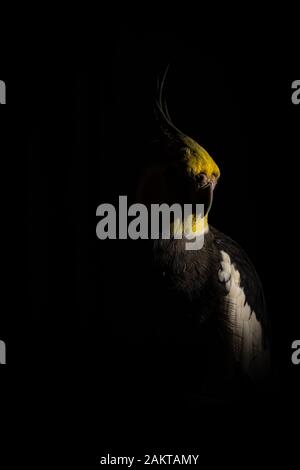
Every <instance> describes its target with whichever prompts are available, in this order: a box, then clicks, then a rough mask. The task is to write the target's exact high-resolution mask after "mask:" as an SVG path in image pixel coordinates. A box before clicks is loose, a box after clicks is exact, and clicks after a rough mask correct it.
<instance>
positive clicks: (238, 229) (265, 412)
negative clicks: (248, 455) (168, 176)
mask: <svg viewBox="0 0 300 470" xmlns="http://www.w3.org/2000/svg"><path fill="white" fill-rule="evenodd" d="M241 51H242V52H241ZM168 63H170V64H171V66H170V72H169V76H168V91H167V93H168V102H169V108H170V111H171V114H172V116H173V120H174V122H175V123H176V125H177V126H178V127H179V128H181V129H182V130H183V131H184V132H186V133H187V134H189V135H191V136H192V137H194V138H196V140H198V141H199V142H200V143H201V144H202V145H203V146H204V147H205V148H207V149H208V150H209V152H210V153H211V154H212V155H213V156H214V159H215V160H216V162H217V163H218V165H219V166H220V168H221V174H222V176H221V180H220V184H219V187H218V189H217V193H216V196H215V201H214V206H213V210H212V212H211V218H210V221H211V223H212V224H213V225H214V226H216V227H217V228H219V229H220V230H222V231H224V232H225V233H227V234H228V235H230V236H231V237H232V238H233V239H235V240H236V241H237V242H239V243H240V244H241V246H243V247H244V249H245V250H246V251H247V252H248V254H249V255H250V257H251V259H252V260H253V262H254V265H255V266H256V268H257V271H258V273H259V275H260V277H261V280H262V283H263V285H264V288H265V295H266V299H267V305H268V310H269V312H270V315H271V318H272V325H273V339H274V342H273V355H274V361H275V363H276V367H277V370H278V375H279V384H278V386H276V390H275V391H274V396H270V397H263V398H262V400H261V402H259V403H257V399H256V400H255V401H254V402H253V403H242V404H241V403H239V402H237V403H233V404H230V406H229V407H228V406H226V405H216V404H207V403H205V404H200V405H197V404H196V403H194V402H192V403H189V404H188V403H186V402H184V401H181V397H182V395H181V392H182V390H183V388H184V386H182V384H184V377H182V375H180V374H179V375H178V376H173V375H172V376H170V373H169V375H168V371H167V368H168V361H169V359H168V358H166V356H163V357H160V355H161V354H165V353H166V352H165V351H162V350H161V349H160V350H158V349H157V345H156V344H153V343H151V341H150V342H149V340H148V339H145V338H147V333H145V329H147V325H148V324H149V325H150V326H149V327H150V328H151V312H149V311H148V309H147V304H148V300H147V295H148V296H149V295H150V296H151V295H153V292H151V286H149V285H148V284H147V282H148V281H149V279H148V277H147V269H145V265H144V266H143V268H144V269H143V270H142V272H140V271H139V269H141V265H142V264H143V263H141V256H143V255H145V256H146V250H145V251H144V246H143V244H142V243H140V242H132V241H129V240H124V241H114V240H109V241H105V242H101V241H100V240H97V238H96V235H95V227H96V222H97V220H96V217H95V212H96V207H97V206H98V205H99V204H100V203H102V202H112V203H116V201H117V197H118V196H119V195H121V194H128V195H129V200H133V199H134V195H135V188H136V184H137V180H138V175H139V172H140V170H141V168H142V167H143V164H144V162H145V159H146V158H147V154H148V152H149V150H148V149H149V142H151V141H152V140H153V139H154V138H155V135H156V132H157V128H156V126H157V124H156V122H155V119H154V115H153V99H154V96H155V84H156V77H157V75H158V74H159V73H161V72H162V71H163V70H164V68H165V67H166V65H167V64H168ZM0 78H1V79H5V80H6V83H7V90H8V91H7V97H8V104H7V106H6V108H5V110H3V107H2V108H1V119H2V120H3V122H2V123H3V126H2V129H5V132H3V139H4V140H5V141H7V146H6V147H7V150H8V151H7V154H8V159H7V160H6V162H5V163H8V165H7V166H8V169H7V170H6V167H5V171H4V172H3V175H4V180H6V175H8V176H10V178H9V182H10V183H9V185H8V189H7V190H6V191H5V195H4V198H3V201H4V204H3V206H4V210H5V209H6V208H7V207H9V209H8V217H9V224H10V225H9V227H10V226H12V225H11V222H12V223H13V222H14V223H15V224H14V225H16V230H15V231H14V235H16V236H15V237H13V238H14V241H13V244H12V250H11V251H9V253H8V254H9V258H11V259H14V261H10V262H9V264H8V266H9V271H7V275H6V276H5V277H6V279H8V280H12V281H13V282H12V284H13V288H12V289H11V290H10V291H9V294H7V295H8V302H7V305H9V308H8V309H7V307H6V309H7V312H6V314H4V315H1V328H2V329H1V339H5V340H6V342H7V361H8V365H7V367H6V371H5V373H6V374H7V375H9V376H10V377H11V379H12V380H15V384H16V386H14V389H15V390H16V389H17V388H20V387H21V388H22V389H24V390H25V391H26V392H27V393H25V394H24V396H23V398H22V400H24V402H25V403H26V400H27V397H30V400H32V402H34V403H38V402H39V403H41V416H42V419H41V421H43V420H44V418H46V416H47V417H49V416H51V415H52V412H53V416H55V417H56V419H57V421H56V423H57V427H58V428H61V429H64V426H59V425H58V423H59V422H63V423H64V425H66V426H67V429H68V431H66V432H67V434H68V435H69V436H70V433H71V435H72V436H73V433H74V439H73V441H72V443H71V447H70V449H72V448H73V447H74V443H75V442H76V443H80V444H78V447H77V449H78V453H80V454H82V455H83V456H84V460H85V459H87V460H89V459H91V461H93V460H94V459H95V458H96V457H97V456H98V455H102V454H103V453H104V450H105V449H109V450H111V453H112V452H113V450H114V451H115V452H116V453H117V454H119V455H122V450H121V449H127V453H128V454H129V453H130V452H129V449H131V452H137V450H132V449H138V448H140V449H146V448H149V446H152V448H153V449H158V448H160V446H172V448H173V449H177V450H178V451H179V449H181V448H183V447H184V446H187V447H188V448H192V447H193V446H196V447H195V448H198V449H199V440H200V441H201V442H202V443H203V449H200V451H202V452H204V447H206V444H207V442H212V440H213V439H215V434H216V431H218V432H220V433H221V435H222V439H220V442H221V441H222V442H227V438H226V427H227V425H226V423H227V422H228V421H229V420H230V421H231V420H232V419H234V420H236V422H237V423H238V424H237V427H240V428H241V427H242V428H243V429H244V428H246V429H247V428H248V423H249V422H250V421H251V422H252V421H253V422H254V421H258V422H261V421H262V422H263V425H262V426H259V430H258V429H256V432H257V433H258V435H259V438H258V441H260V433H262V434H263V432H264V431H265V432H269V431H266V423H267V422H268V420H269V416H272V415H274V414H276V416H278V415H282V416H286V415H291V414H293V413H294V409H295V408H296V404H297V399H298V395H299V380H298V376H299V373H298V371H297V367H296V366H293V365H292V364H291V344H292V342H293V341H294V340H295V339H299V337H300V328H299V313H298V308H297V305H298V276H297V267H298V230H297V214H298V210H297V204H296V201H297V190H298V181H297V177H298V170H297V161H298V155H299V151H300V143H299V137H298V132H299V119H300V106H299V107H297V106H294V105H293V104H292V102H291V83H292V81H293V80H295V79H297V75H296V71H295V70H294V63H293V61H290V60H289V59H288V58H286V57H285V53H284V51H282V53H280V52H278V50H276V51H275V50H274V48H273V49H272V48H270V47H269V46H266V45H265V44H259V45H254V44H253V43H252V42H251V41H250V44H247V45H243V47H241V44H239V41H238V39H237V38H235V39H234V40H233V41H232V42H225V41H221V40H220V41H217V43H216V44H212V42H211V40H210V39H209V37H206V38H205V39H204V38H203V37H202V38H199V35H198V33H197V32H196V31H195V32H190V33H189V34H188V35H184V34H181V32H177V33H174V32H173V33H163V32H151V33H150V32H147V33H145V32H144V33H142V32H129V31H128V30H126V29H120V30H118V31H115V32H114V35H111V36H109V37H107V35H106V34H103V35H102V34H100V33H99V34H95V37H93V40H91V41H90V42H88V41H87V43H84V44H78V43H74V42H73V41H71V40H68V41H66V43H63V44H61V45H60V46H59V47H57V46H55V47H54V45H53V44H50V45H47V46H44V47H43V48H40V47H39V45H38V44H37V43H36V42H35V43H33V45H32V46H31V47H30V48H26V49H24V54H21V57H20V58H19V60H18V61H17V62H16V63H14V67H13V68H12V72H11V74H6V76H1V77H0ZM5 188H6V186H5ZM17 190H20V191H17ZM17 193H18V194H19V193H20V196H17V197H16V198H15V197H14V196H15V194H17ZM10 201H13V203H12V204H11V206H12V207H11V208H10V205H7V204H6V203H7V202H10ZM22 208H23V209H25V219H24V220H23V218H21V216H20V215H19V213H20V212H22V211H21V209H22ZM14 225H13V226H14ZM9 238H10V239H11V237H10V235H9ZM10 241H11V240H10ZM5 247H6V245H4V251H6V248H5ZM15 254H17V255H16V256H14V255H15ZM24 255H25V256H24ZM15 258H16V259H15ZM142 259H143V258H142ZM146 261H147V258H146V257H145V263H146ZM8 273H9V274H8ZM15 280H17V281H19V283H20V286H21V287H20V288H17V287H15ZM19 283H18V285H19ZM145 286H146V287H145ZM28 307H29V308H28ZM4 313H5V312H4ZM141 317H142V318H143V319H142V320H141ZM145 318H146V320H145ZM298 367H299V366H298ZM179 370H180V371H181V373H182V371H183V365H182V364H181V366H180V368H179ZM187 370H188V371H189V372H191V371H190V370H189V369H188V366H187ZM173 373H174V368H173V369H172V374H173ZM162 376H164V377H162ZM166 377H167V380H166ZM166 383H167V385H166ZM170 384H171V386H170ZM179 384H180V385H179ZM178 390H179V392H178ZM173 391H174V393H172V392H173ZM22 400H21V401H22ZM241 410H242V411H241ZM70 424H72V426H71V427H72V432H70V431H69V425H70ZM73 424H74V426H73ZM61 429H59V431H61ZM129 429H130V430H133V434H130V433H129ZM100 436H101V437H100ZM127 440H129V444H128V445H127V444H126V442H127ZM195 442H196V443H195ZM218 442H219V441H218ZM204 443H205V444H204ZM66 445H67V444H66V443H64V442H63V441H62V447H64V446H66ZM200 447H201V445H200ZM169 449H170V447H169ZM73 453H74V452H73ZM124 455H126V452H125V454H124ZM87 460H86V461H87Z"/></svg>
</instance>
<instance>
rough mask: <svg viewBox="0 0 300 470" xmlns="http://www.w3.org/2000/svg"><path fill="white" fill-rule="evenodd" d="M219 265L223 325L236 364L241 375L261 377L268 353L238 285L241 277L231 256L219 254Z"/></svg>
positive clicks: (257, 323) (254, 315) (252, 312)
mask: <svg viewBox="0 0 300 470" xmlns="http://www.w3.org/2000/svg"><path fill="white" fill-rule="evenodd" d="M221 255H222V261H221V267H220V269H219V272H218V277H219V281H220V282H221V283H223V284H224V286H225V288H226V292H227V294H226V297H225V317H224V324H225V327H226V333H227V334H228V335H229V338H230V346H231V348H232V353H233V355H234V358H235V360H236V361H237V362H238V363H239V364H240V365H241V367H242V369H243V371H244V372H246V373H247V374H249V375H250V376H253V375H255V376H256V375H261V373H262V372H263V370H265V368H266V366H267V363H268V352H266V351H265V349H264V346H263V335H262V327H261V324H260V323H259V321H258V320H257V318H256V314H255V312H254V310H253V311H252V310H251V308H250V306H249V304H248V303H247V300H246V297H245V293H244V289H243V288H242V287H241V285H240V273H239V271H238V270H237V269H236V267H235V266H234V264H233V263H232V262H231V259H230V256H229V255H228V254H227V253H225V252H224V251H221Z"/></svg>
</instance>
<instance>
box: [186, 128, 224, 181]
mask: <svg viewBox="0 0 300 470" xmlns="http://www.w3.org/2000/svg"><path fill="white" fill-rule="evenodd" d="M182 141H183V143H184V149H183V152H184V162H185V164H186V169H187V172H188V173H189V175H190V176H193V177H195V176H199V175H200V174H203V175H205V176H206V177H207V179H208V181H209V182H211V183H213V184H214V185H215V184H216V182H217V180H218V178H219V177H220V170H219V167H218V165H217V164H216V163H215V162H214V160H213V159H212V157H211V156H210V155H209V153H208V152H207V151H206V150H205V149H204V148H203V147H201V145H199V144H198V143H197V142H195V140H193V139H191V138H190V137H188V136H184V137H183V138H182Z"/></svg>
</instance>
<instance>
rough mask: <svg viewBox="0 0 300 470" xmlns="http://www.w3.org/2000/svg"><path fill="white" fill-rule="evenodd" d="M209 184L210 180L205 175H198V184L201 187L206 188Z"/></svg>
mask: <svg viewBox="0 0 300 470" xmlns="http://www.w3.org/2000/svg"><path fill="white" fill-rule="evenodd" d="M207 183H208V178H207V176H206V175H205V174H204V173H200V174H199V175H197V184H198V185H199V186H201V187H203V186H206V185H207Z"/></svg>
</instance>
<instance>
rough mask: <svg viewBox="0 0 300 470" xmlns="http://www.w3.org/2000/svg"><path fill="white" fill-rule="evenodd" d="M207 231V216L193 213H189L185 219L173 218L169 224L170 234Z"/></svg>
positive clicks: (189, 233) (199, 233) (198, 233)
mask: <svg viewBox="0 0 300 470" xmlns="http://www.w3.org/2000/svg"><path fill="white" fill-rule="evenodd" d="M208 231H209V225H208V216H207V214H206V215H205V216H204V217H196V215H195V214H191V215H190V216H188V217H187V218H186V219H185V220H182V219H175V221H174V222H173V223H172V224H171V233H172V235H183V234H187V235H192V234H193V235H195V236H199V235H204V234H205V233H207V232H208Z"/></svg>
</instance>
